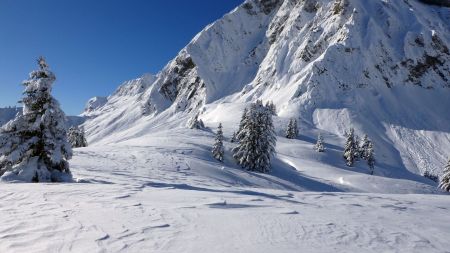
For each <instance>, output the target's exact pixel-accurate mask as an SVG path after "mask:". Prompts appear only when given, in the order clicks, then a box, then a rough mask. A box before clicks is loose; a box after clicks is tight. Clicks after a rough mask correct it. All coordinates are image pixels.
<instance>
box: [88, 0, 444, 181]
mask: <svg viewBox="0 0 450 253" xmlns="http://www.w3.org/2000/svg"><path fill="white" fill-rule="evenodd" d="M449 24H450V10H449V8H444V7H438V6H432V5H426V4H424V3H421V2H418V1H413V0H405V1H381V0H374V1H370V2H367V1H363V0H336V1H316V0H302V1H300V0H284V1H283V0H249V1H246V2H245V3H244V4H242V5H241V6H239V7H237V8H236V9H235V10H233V11H232V12H230V13H229V14H227V15H225V16H224V17H223V18H222V19H220V20H218V21H216V22H214V23H213V24H211V25H209V26H207V27H206V28H205V29H204V30H203V31H201V32H200V33H199V34H198V35H197V36H196V37H195V38H194V39H193V40H192V41H191V42H190V43H189V44H188V45H187V46H186V47H185V48H184V49H183V50H182V51H181V52H180V53H179V55H178V56H177V57H176V58H175V59H174V60H173V61H171V62H170V63H169V64H168V65H167V66H166V67H165V68H164V69H163V70H162V71H161V72H160V73H158V74H157V75H156V76H150V75H145V76H143V77H142V78H138V79H136V80H132V81H129V82H126V83H124V84H123V85H122V86H120V88H119V89H118V90H117V91H116V92H115V93H114V94H113V95H111V96H110V97H108V99H107V101H103V100H102V103H101V104H100V105H96V106H94V107H92V108H89V109H88V110H87V111H86V112H85V113H84V115H85V116H87V117H88V118H89V119H88V120H87V122H86V123H85V125H84V126H85V128H86V130H87V132H88V136H89V138H88V139H89V141H90V143H93V144H94V145H95V144H96V143H98V144H107V143H115V142H120V141H125V140H129V139H133V138H141V137H142V138H144V136H145V135H148V134H150V133H152V132H155V131H160V130H164V129H167V128H169V129H174V128H177V127H180V126H184V124H185V121H186V120H187V118H188V117H189V114H191V115H192V114H193V113H194V112H196V111H200V112H201V115H200V118H204V119H205V121H206V123H207V125H209V126H210V127H212V126H215V125H216V124H217V123H218V122H224V124H225V125H224V126H225V129H228V130H226V132H228V134H230V133H231V132H232V131H233V130H235V128H237V121H238V119H239V116H240V113H241V112H242V109H243V107H244V106H245V104H246V103H249V102H251V101H254V100H256V99H263V100H265V101H267V100H273V101H274V102H275V104H276V105H277V107H278V110H279V117H278V118H277V119H276V121H277V122H278V127H279V130H280V131H281V128H282V127H284V125H283V124H285V123H286V121H287V119H288V118H289V117H299V118H300V119H301V120H302V121H301V124H300V127H301V134H302V135H303V138H304V139H305V140H312V139H314V138H315V136H316V134H317V133H318V132H319V131H320V132H322V133H325V134H326V135H329V140H328V141H329V142H331V143H332V145H336V146H342V144H343V138H342V136H343V134H344V131H345V130H346V129H348V128H350V127H355V128H356V132H357V134H359V135H362V134H363V133H367V134H369V136H370V137H371V138H372V139H373V140H374V143H375V147H376V152H377V159H378V167H379V169H378V171H379V173H380V175H384V176H387V177H394V178H396V177H400V178H404V177H405V175H410V172H412V173H415V174H420V173H423V172H424V171H425V170H429V171H432V172H435V173H439V172H440V170H441V169H442V167H443V166H442V165H443V164H444V162H445V160H446V159H447V156H448V155H450V154H449V153H448V152H449V150H450V114H449V113H448V109H449V108H450V99H448V98H449V97H450V52H449V48H450V25H449ZM325 141H327V140H325ZM335 166H338V165H335ZM339 166H340V165H339Z"/></svg>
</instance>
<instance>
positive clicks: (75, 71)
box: [0, 0, 243, 115]
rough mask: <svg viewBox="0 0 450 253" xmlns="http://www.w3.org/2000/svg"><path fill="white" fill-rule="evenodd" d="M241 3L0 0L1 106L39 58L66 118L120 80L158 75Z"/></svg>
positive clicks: (11, 100)
mask: <svg viewBox="0 0 450 253" xmlns="http://www.w3.org/2000/svg"><path fill="white" fill-rule="evenodd" d="M241 2H243V0H128V1H126V0H77V1H69V0H39V1H34V0H28V1H26V0H0V107H4V106H9V105H16V104H17V101H18V100H19V99H20V98H21V92H22V89H23V87H22V85H21V82H22V81H23V80H25V79H26V78H27V77H28V73H29V72H30V71H31V70H33V69H36V63H35V59H36V58H37V57H38V56H40V55H43V56H45V57H46V58H47V61H48V64H49V65H50V67H51V69H52V70H53V71H54V72H55V74H56V77H57V82H56V83H55V86H54V92H53V94H54V96H55V97H56V98H57V99H58V100H59V101H60V103H61V105H62V108H63V109H64V110H65V112H66V114H69V115H74V114H78V113H80V112H81V111H82V109H83V107H84V104H85V102H86V101H87V100H88V99H89V98H91V97H93V96H97V95H98V96H107V95H109V94H111V93H112V92H113V91H114V90H115V88H117V86H118V85H119V84H120V83H121V82H123V81H126V80H129V79H133V78H136V77H139V76H140V75H142V74H143V73H148V72H150V73H157V72H158V71H159V70H160V69H161V68H162V67H163V66H164V65H165V64H166V63H167V62H168V61H169V60H171V59H172V58H173V57H174V56H176V54H177V53H178V51H179V50H180V49H182V48H183V47H184V46H185V45H186V44H187V43H188V42H189V41H190V40H191V39H192V38H193V37H194V36H195V34H197V33H198V32H199V31H201V29H203V28H204V27H205V26H206V25H207V24H209V23H211V22H213V21H215V20H216V19H218V18H220V17H222V16H223V15H224V14H225V13H227V12H229V11H230V10H232V9H233V8H234V7H236V6H237V5H239V4H240V3H241Z"/></svg>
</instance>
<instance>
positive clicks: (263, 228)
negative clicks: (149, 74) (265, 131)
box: [0, 128, 450, 252]
mask: <svg viewBox="0 0 450 253" xmlns="http://www.w3.org/2000/svg"><path fill="white" fill-rule="evenodd" d="M169 132H170V135H171V136H172V137H171V138H167V136H168V134H169ZM327 138H328V140H329V141H328V142H327V146H326V148H327V152H326V153H324V154H318V153H316V154H313V152H314V151H312V146H313V143H310V142H309V141H308V140H302V139H306V136H300V140H287V139H284V138H282V137H279V141H278V149H277V151H278V155H277V157H276V158H275V159H274V166H273V170H272V173H271V174H270V175H266V174H259V173H248V172H246V171H243V170H241V169H240V168H238V167H236V166H235V165H234V164H235V163H234V161H233V160H232V158H231V157H230V152H229V149H230V148H231V146H232V145H233V144H231V143H229V142H226V143H225V146H226V149H227V154H226V158H225V163H224V164H221V163H219V162H217V161H215V160H213V159H212V157H211V155H210V144H211V143H212V142H213V135H212V133H209V132H208V131H201V130H190V129H185V128H176V129H172V130H170V131H156V132H155V133H152V134H149V135H146V136H144V137H140V138H136V139H129V140H127V141H124V142H120V143H116V144H110V145H93V146H91V147H87V148H79V149H75V151H74V158H73V159H72V160H71V168H72V171H73V173H74V177H75V178H76V179H77V181H78V182H77V183H68V184H22V183H10V184H5V183H2V184H0V189H1V190H0V199H1V201H0V213H1V214H2V215H1V216H0V224H2V225H1V226H0V238H1V240H0V252H330V251H333V252H448V249H449V247H450V242H449V241H448V236H449V235H450V223H449V222H448V220H449V219H448V214H449V211H450V210H449V209H450V196H448V195H440V194H433V195H431V194H424V193H439V192H438V191H437V190H436V188H435V185H433V184H432V182H431V181H429V180H424V179H421V180H422V181H423V182H420V180H419V179H420V177H417V178H415V179H416V181H414V180H407V179H391V178H386V177H381V176H370V175H368V174H367V170H365V169H364V168H365V167H364V166H363V163H360V166H357V167H356V168H354V169H348V168H346V167H345V165H344V162H343V161H341V157H340V155H341V154H340V153H338V152H337V149H338V147H335V146H336V145H334V144H333V142H331V143H330V137H325V139H327ZM300 154H304V155H300ZM328 163H329V164H330V165H327V164H328ZM331 164H335V165H334V166H333V165H331ZM341 165H342V166H341ZM336 166H338V167H336ZM413 179H414V178H413ZM348 191H351V192H348ZM389 192H390V193H396V194H386V193H389ZM399 193H403V194H399ZM406 193H412V194H406ZM414 193H416V194H414ZM419 193H421V194H419Z"/></svg>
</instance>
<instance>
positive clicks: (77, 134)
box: [67, 126, 87, 148]
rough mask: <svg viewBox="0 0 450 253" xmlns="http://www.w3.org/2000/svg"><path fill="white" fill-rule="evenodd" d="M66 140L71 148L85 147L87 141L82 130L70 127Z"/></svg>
mask: <svg viewBox="0 0 450 253" xmlns="http://www.w3.org/2000/svg"><path fill="white" fill-rule="evenodd" d="M67 139H68V141H69V142H70V144H71V145H72V148H82V147H87V141H86V137H85V133H84V129H83V128H79V127H75V126H74V127H71V128H69V131H68V133H67Z"/></svg>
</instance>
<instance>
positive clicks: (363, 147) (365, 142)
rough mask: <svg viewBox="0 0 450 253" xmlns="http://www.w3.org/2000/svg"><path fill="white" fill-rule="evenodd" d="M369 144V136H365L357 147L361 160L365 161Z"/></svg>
mask: <svg viewBox="0 0 450 253" xmlns="http://www.w3.org/2000/svg"><path fill="white" fill-rule="evenodd" d="M370 143H371V141H370V139H369V136H367V134H365V135H364V137H363V139H362V141H361V143H360V145H359V157H360V158H361V159H364V160H367V150H368V148H369V144H370Z"/></svg>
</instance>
